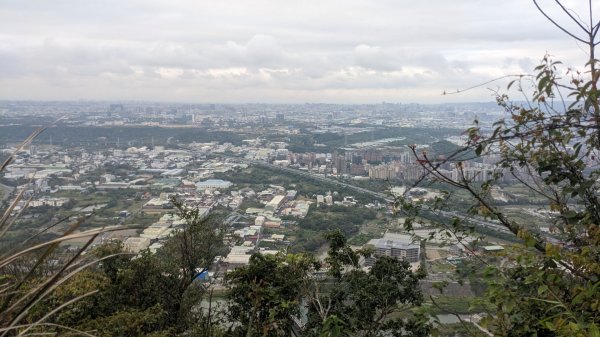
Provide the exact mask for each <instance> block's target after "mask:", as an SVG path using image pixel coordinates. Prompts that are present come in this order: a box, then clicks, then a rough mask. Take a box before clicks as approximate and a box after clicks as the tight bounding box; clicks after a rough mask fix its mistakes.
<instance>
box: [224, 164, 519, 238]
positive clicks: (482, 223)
mask: <svg viewBox="0 0 600 337" xmlns="http://www.w3.org/2000/svg"><path fill="white" fill-rule="evenodd" d="M225 156H226V157H228V158H231V159H235V160H238V161H241V162H242V163H245V164H248V165H255V166H262V167H267V168H269V169H273V170H278V171H282V172H287V173H291V174H295V175H299V176H303V177H307V178H309V179H314V180H318V181H322V182H325V183H329V184H334V185H337V186H342V187H346V188H348V189H351V190H354V191H357V192H360V193H364V194H368V195H371V196H373V197H376V198H378V199H380V200H385V201H386V202H388V203H390V202H393V201H394V199H393V198H392V197H391V196H390V195H389V194H385V193H381V192H375V191H371V190H369V189H366V188H362V187H358V186H354V185H351V184H347V183H344V182H341V181H339V180H337V179H332V178H328V177H325V176H322V175H318V174H314V173H310V172H305V171H301V170H297V169H293V168H289V167H283V166H278V165H273V164H270V163H267V162H265V161H262V160H251V159H245V158H240V157H234V156H227V155H225ZM423 210H424V211H425V212H427V213H429V214H430V215H437V216H442V217H445V218H448V219H453V218H459V219H461V220H465V221H467V222H469V223H472V224H474V225H476V226H479V227H485V228H487V229H490V230H493V231H497V232H501V233H510V231H509V230H508V229H507V228H506V227H504V226H502V225H501V224H499V223H495V222H492V221H487V220H482V219H477V218H474V217H473V216H472V215H467V214H462V213H460V212H457V211H442V210H435V211H433V210H429V209H428V208H427V206H424V207H423Z"/></svg>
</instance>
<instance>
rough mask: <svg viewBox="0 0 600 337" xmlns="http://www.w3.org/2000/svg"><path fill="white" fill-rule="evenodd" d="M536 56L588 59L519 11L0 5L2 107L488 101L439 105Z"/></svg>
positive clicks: (523, 67) (264, 4)
mask: <svg viewBox="0 0 600 337" xmlns="http://www.w3.org/2000/svg"><path fill="white" fill-rule="evenodd" d="M541 2H542V3H547V4H548V5H547V6H548V7H549V8H550V6H551V5H550V4H551V3H553V1H550V0H546V1H541ZM585 3H587V1H581V0H579V1H575V0H573V1H566V4H567V5H568V6H569V7H570V8H573V9H574V10H575V11H578V12H580V13H583V11H582V9H581V8H580V6H581V5H582V4H585ZM599 13H600V12H599ZM582 16H583V17H585V15H583V14H582ZM546 51H548V52H549V53H551V54H552V55H554V56H555V57H556V58H557V59H561V60H563V61H564V62H565V63H566V64H569V65H573V66H577V67H580V66H581V65H583V64H584V63H585V61H586V53H585V51H584V48H583V46H581V45H580V44H577V43H575V42H574V41H573V40H572V39H570V38H569V37H568V36H566V35H565V34H564V33H562V32H560V31H559V30H558V29H556V28H555V27H553V26H552V25H551V24H550V23H549V22H547V21H546V20H545V19H544V18H543V17H542V15H541V14H539V12H538V11H537V10H536V8H535V6H534V5H533V3H532V2H531V1H528V0H503V1H492V0H410V1H408V0H364V1H358V0H216V1H215V0H213V1H205V0H195V1H194V0H190V1H177V0H107V1H100V0H98V1H85V0H52V1H48V0H40V1H30V0H15V1H7V0H0V99H28V100H37V99H40V100H77V99H91V100H151V101H172V102H217V103H221V102H222V103H244V102H289V103H303V102H328V103H375V102H381V101H387V102H420V103H439V102H449V101H489V100H491V99H492V97H491V96H490V92H489V91H488V90H486V89H485V88H481V89H478V90H472V91H469V92H467V93H464V94H461V95H453V96H441V95H440V94H441V93H442V92H443V91H444V90H448V91H452V90H455V89H458V88H463V87H469V86H471V85H473V84H477V83H480V82H484V81H487V80H490V79H492V78H494V77H497V76H501V75H505V74H514V73H526V72H531V70H532V68H533V67H534V66H535V65H536V64H537V62H538V61H539V60H540V59H541V58H542V56H543V55H544V54H545V53H546ZM486 87H491V88H494V87H495V85H494V84H492V85H488V86H486Z"/></svg>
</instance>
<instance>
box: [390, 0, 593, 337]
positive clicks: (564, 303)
mask: <svg viewBox="0 0 600 337" xmlns="http://www.w3.org/2000/svg"><path fill="white" fill-rule="evenodd" d="M533 3H534V5H535V6H537V8H538V9H539V11H540V12H541V13H542V14H543V15H544V16H545V17H546V18H548V19H549V20H550V21H551V22H552V24H554V25H556V26H557V27H558V28H559V29H560V30H562V31H563V32H565V33H566V34H568V35H569V36H570V37H572V38H573V39H575V40H576V41H578V42H580V43H582V44H584V45H585V46H587V48H588V59H587V60H586V63H585V66H584V68H583V69H581V70H575V69H571V68H566V69H565V67H564V66H563V65H562V64H561V63H560V62H557V61H554V60H553V59H552V57H551V56H549V55H546V56H545V57H544V58H543V59H542V62H541V64H540V65H539V66H537V67H536V68H535V74H534V75H531V76H524V75H523V76H518V77H517V78H515V79H514V80H513V81H511V82H510V83H509V84H508V90H510V89H513V90H514V89H516V90H517V91H518V92H519V93H520V94H525V97H526V101H525V102H524V103H522V102H514V101H512V100H511V99H510V98H509V96H508V95H507V94H502V93H498V94H497V101H498V104H499V106H500V107H502V108H503V109H504V111H505V112H506V114H507V115H508V118H507V119H504V120H500V121H497V122H496V123H495V124H494V127H493V128H492V130H485V129H484V128H482V127H480V125H478V123H477V122H476V124H475V126H474V127H472V128H470V129H469V130H468V132H467V135H468V143H467V146H465V147H464V148H462V149H460V150H458V151H456V152H455V153H454V154H453V155H450V156H448V158H447V159H446V160H444V161H438V160H434V159H433V158H430V157H429V156H428V155H427V153H419V152H417V150H416V149H415V148H413V152H414V155H415V156H417V157H418V160H419V163H421V165H422V167H423V168H424V170H425V171H426V172H427V173H426V179H434V180H437V181H441V182H443V183H446V184H447V185H448V186H450V187H451V188H452V189H460V190H464V191H466V192H468V194H469V195H470V196H471V201H472V207H471V209H470V214H471V216H484V217H488V218H490V219H492V220H494V221H497V223H499V224H500V225H501V226H502V227H504V228H505V229H507V230H508V231H510V232H511V233H512V234H513V235H514V236H515V237H517V238H519V239H520V243H519V244H516V245H514V246H512V247H510V249H508V250H507V252H506V253H505V254H504V256H503V258H504V260H503V263H502V264H501V265H500V266H498V265H495V264H492V263H489V262H488V261H485V258H479V259H480V261H481V262H482V264H483V265H486V267H485V269H484V275H485V276H487V283H488V284H487V285H488V288H487V292H486V298H487V300H489V301H490V302H491V303H493V304H494V305H495V307H496V312H495V313H493V314H491V315H489V317H488V318H487V319H486V320H484V323H486V322H487V323H489V325H488V327H489V329H490V330H491V331H492V332H493V333H494V334H495V335H498V336H600V332H599V327H600V227H599V226H600V199H599V197H600V195H599V193H598V190H599V188H600V185H599V182H598V181H599V178H600V166H599V164H600V91H599V90H598V81H599V78H600V71H599V70H598V60H596V58H595V48H596V46H597V45H598V43H600V41H599V39H598V35H597V34H598V31H599V30H600V22H598V21H596V19H595V18H594V15H593V10H592V3H591V1H590V2H589V13H586V15H582V16H583V17H584V18H585V19H582V18H581V17H580V16H579V15H578V14H576V13H573V12H572V11H571V10H570V9H569V8H567V7H566V6H565V4H564V3H563V2H562V1H555V5H556V6H558V9H559V10H560V11H562V13H563V14H564V16H565V17H566V18H567V19H568V20H571V23H573V24H574V25H575V27H577V30H570V29H567V28H565V26H564V25H562V24H560V23H558V21H557V20H556V18H554V17H552V16H550V15H549V14H548V10H547V9H546V8H543V7H542V6H540V5H539V4H538V1H535V0H534V1H533ZM581 14H583V13H581ZM528 92H531V95H530V96H528V95H527V93H528ZM468 151H474V152H475V154H476V155H477V156H481V157H487V160H489V161H495V162H496V164H495V167H494V169H493V170H490V171H489V172H488V173H490V175H491V178H490V179H487V180H485V181H484V182H483V183H481V182H479V183H478V182H476V178H477V176H474V175H473V174H472V172H469V170H468V163H467V162H466V161H464V160H462V159H457V158H460V155H462V154H464V153H466V152H468ZM447 164H451V165H453V167H454V168H455V170H456V172H458V178H456V177H455V178H451V177H449V176H448V174H445V172H443V171H442V170H441V169H440V167H441V166H442V165H447ZM480 174H483V173H480ZM507 180H511V181H514V182H516V183H517V184H519V185H520V186H522V187H523V188H525V189H527V190H529V191H530V192H532V193H534V194H535V195H536V197H537V198H541V199H544V200H545V201H546V203H545V206H546V209H547V210H548V211H550V212H552V214H554V217H553V219H552V220H549V223H548V227H549V229H550V233H543V232H541V231H539V230H537V229H536V228H534V227H532V226H531V225H530V224H529V223H526V222H524V221H519V220H518V219H516V218H512V217H511V216H509V215H507V214H506V213H505V212H504V211H503V210H502V209H501V208H500V207H499V206H500V204H499V203H497V202H495V200H494V198H493V196H492V194H493V191H494V190H497V188H498V186H499V185H501V184H503V183H504V182H505V181H507ZM451 202H452V199H450V198H440V199H438V200H437V201H436V203H434V204H432V205H427V206H425V205H415V204H410V203H406V202H405V200H404V199H402V198H400V199H399V200H398V206H402V208H403V212H404V214H406V215H408V216H409V217H411V218H412V217H414V216H415V215H417V214H422V215H426V214H427V213H431V212H433V211H435V210H436V209H439V208H443V207H446V208H451ZM406 225H407V227H408V228H409V229H410V225H411V221H407V222H406ZM437 226H438V230H439V231H440V232H444V233H447V234H448V235H449V236H453V237H455V238H457V239H458V240H459V241H460V240H462V239H463V238H464V237H465V236H467V235H472V234H473V232H474V227H473V224H472V223H469V222H466V221H465V220H464V218H462V217H458V216H457V217H454V218H452V219H448V221H440V222H438V223H437ZM465 249H466V250H469V249H470V248H469V247H466V246H465Z"/></svg>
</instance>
